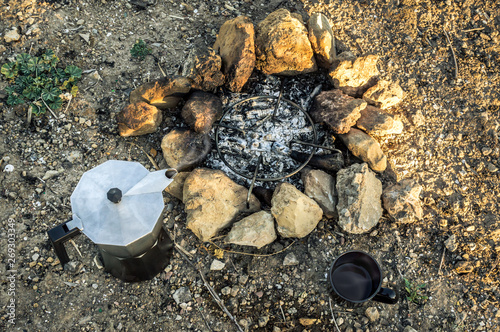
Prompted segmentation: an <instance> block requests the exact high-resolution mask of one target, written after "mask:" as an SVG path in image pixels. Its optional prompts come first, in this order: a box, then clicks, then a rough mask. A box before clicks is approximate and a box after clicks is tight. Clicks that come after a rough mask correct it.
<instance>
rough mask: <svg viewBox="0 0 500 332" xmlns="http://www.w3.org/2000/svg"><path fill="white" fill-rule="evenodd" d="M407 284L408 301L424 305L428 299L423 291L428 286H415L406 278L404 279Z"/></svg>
mask: <svg viewBox="0 0 500 332" xmlns="http://www.w3.org/2000/svg"><path fill="white" fill-rule="evenodd" d="M403 280H404V282H405V291H406V300H408V301H410V302H413V303H416V304H424V303H425V302H426V301H427V299H428V297H427V296H426V295H424V294H423V289H424V288H425V286H427V284H418V285H417V284H415V283H413V282H411V281H409V280H408V279H406V278H403Z"/></svg>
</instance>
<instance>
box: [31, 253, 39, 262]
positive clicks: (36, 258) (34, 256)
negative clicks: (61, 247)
mask: <svg viewBox="0 0 500 332" xmlns="http://www.w3.org/2000/svg"><path fill="white" fill-rule="evenodd" d="M38 258H40V254H34V255H33V256H31V259H33V260H34V261H37V260H38Z"/></svg>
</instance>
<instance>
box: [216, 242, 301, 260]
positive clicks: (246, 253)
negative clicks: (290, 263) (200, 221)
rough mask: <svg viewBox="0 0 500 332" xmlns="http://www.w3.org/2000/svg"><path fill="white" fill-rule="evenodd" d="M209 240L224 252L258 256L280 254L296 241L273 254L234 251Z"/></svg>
mask: <svg viewBox="0 0 500 332" xmlns="http://www.w3.org/2000/svg"><path fill="white" fill-rule="evenodd" d="M208 242H210V244H212V245H214V246H215V247H217V248H218V249H220V250H222V251H224V252H228V253H230V254H238V255H247V256H256V257H269V256H274V255H277V254H280V253H282V252H284V251H286V250H287V249H288V248H290V247H291V246H292V245H293V244H294V243H295V241H293V242H292V243H290V244H289V245H288V246H286V247H285V248H284V249H281V250H280V251H277V252H273V253H272V254H252V253H248V252H241V251H232V250H227V249H223V248H221V247H219V246H218V245H216V244H215V243H213V242H212V241H208Z"/></svg>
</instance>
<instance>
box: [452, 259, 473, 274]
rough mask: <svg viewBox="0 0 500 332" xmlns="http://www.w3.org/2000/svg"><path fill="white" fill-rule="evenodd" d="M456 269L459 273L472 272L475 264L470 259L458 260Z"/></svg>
mask: <svg viewBox="0 0 500 332" xmlns="http://www.w3.org/2000/svg"><path fill="white" fill-rule="evenodd" d="M455 271H456V272H457V273H458V274H466V273H471V272H472V271H474V265H473V264H472V263H471V262H468V261H458V262H457V263H456V264H455Z"/></svg>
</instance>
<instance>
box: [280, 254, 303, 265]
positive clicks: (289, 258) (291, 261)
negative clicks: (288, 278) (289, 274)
mask: <svg viewBox="0 0 500 332" xmlns="http://www.w3.org/2000/svg"><path fill="white" fill-rule="evenodd" d="M283 265H284V266H295V265H299V260H298V259H297V257H295V254H294V253H293V252H291V253H288V254H286V256H285V258H284V259H283Z"/></svg>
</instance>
